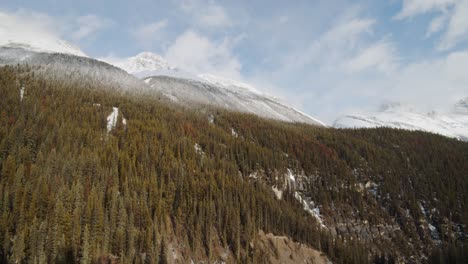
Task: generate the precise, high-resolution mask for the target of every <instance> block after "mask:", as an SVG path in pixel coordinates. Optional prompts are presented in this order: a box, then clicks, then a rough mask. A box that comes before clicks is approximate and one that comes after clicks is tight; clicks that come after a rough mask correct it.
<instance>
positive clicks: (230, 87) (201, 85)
mask: <svg viewBox="0 0 468 264" xmlns="http://www.w3.org/2000/svg"><path fill="white" fill-rule="evenodd" d="M103 60H104V61H107V62H109V63H111V64H113V65H115V66H117V67H120V68H122V69H123V70H125V71H127V72H128V73H131V74H133V75H135V76H137V77H138V78H142V79H144V80H145V82H146V83H147V84H149V85H150V86H151V87H152V88H153V89H155V90H157V91H159V92H161V93H163V94H164V95H166V96H167V97H169V98H170V99H171V100H172V101H173V102H176V103H179V104H183V105H185V106H197V105H213V106H216V107H222V108H226V109H229V110H234V111H240V112H247V113H252V114H255V115H258V116H261V117H265V118H270V119H277V120H282V121H287V122H304V123H309V124H314V125H320V126H325V124H324V123H322V122H321V121H319V120H317V119H315V118H313V117H310V116H308V115H306V114H304V113H302V112H300V111H298V110H296V109H294V108H293V107H290V106H287V105H286V104H284V103H282V102H280V101H279V100H278V99H276V98H273V97H270V96H267V95H264V94H262V93H261V92H259V91H258V90H257V89H256V88H255V87H253V86H252V85H249V84H246V83H243V82H239V81H235V80H231V79H228V78H224V77H220V76H216V75H213V74H206V73H191V72H188V71H185V70H183V69H181V68H178V67H174V66H171V65H170V64H169V63H168V62H167V61H166V60H165V59H164V58H162V57H161V56H159V55H156V54H153V53H150V52H143V53H140V54H138V55H136V56H135V57H130V58H128V59H124V60H112V59H103Z"/></svg>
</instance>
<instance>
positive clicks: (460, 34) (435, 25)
mask: <svg viewBox="0 0 468 264" xmlns="http://www.w3.org/2000/svg"><path fill="white" fill-rule="evenodd" d="M429 12H438V13H441V14H440V15H437V16H436V17H435V18H433V19H432V20H431V22H430V24H429V26H428V28H427V30H426V37H430V36H432V35H433V34H434V33H437V32H440V31H442V30H444V32H443V34H442V36H441V39H440V41H439V43H438V45H437V49H439V50H444V51H445V50H450V49H453V48H454V47H456V46H457V45H458V44H460V43H462V42H464V41H466V40H468V0H403V6H402V10H401V11H400V12H399V13H398V14H397V15H396V16H395V17H394V18H395V19H400V20H402V19H408V18H412V17H414V16H418V15H423V14H426V13H429Z"/></svg>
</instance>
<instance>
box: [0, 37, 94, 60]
mask: <svg viewBox="0 0 468 264" xmlns="http://www.w3.org/2000/svg"><path fill="white" fill-rule="evenodd" d="M0 47H4V48H21V49H24V50H28V51H33V52H44V53H62V54H69V55H75V56H80V57H87V56H86V54H85V53H84V52H83V51H81V50H80V49H79V48H78V47H75V46H74V45H72V44H71V43H69V42H67V41H64V40H61V39H52V40H51V39H48V38H37V39H29V38H24V37H19V38H15V40H11V39H7V38H0Z"/></svg>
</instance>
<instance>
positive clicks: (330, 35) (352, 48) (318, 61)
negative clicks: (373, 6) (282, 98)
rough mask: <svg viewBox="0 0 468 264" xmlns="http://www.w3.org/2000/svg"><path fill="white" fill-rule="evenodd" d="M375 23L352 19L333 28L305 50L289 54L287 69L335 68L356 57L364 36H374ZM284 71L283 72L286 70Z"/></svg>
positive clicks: (369, 20)
mask: <svg viewBox="0 0 468 264" xmlns="http://www.w3.org/2000/svg"><path fill="white" fill-rule="evenodd" d="M374 24H375V21H374V20H372V19H351V20H348V21H345V22H342V23H339V24H337V25H335V26H333V27H332V28H331V29H329V30H328V31H326V32H325V33H324V34H322V35H321V36H320V37H319V38H318V39H316V40H315V41H313V42H312V43H311V44H310V45H309V46H308V47H307V48H306V49H305V50H299V51H296V52H293V53H292V54H289V55H288V56H287V58H286V60H285V62H284V65H285V67H284V68H285V69H286V70H289V71H294V70H296V69H300V68H304V67H311V66H312V67H319V68H322V69H327V68H333V69H334V68H335V67H336V65H341V64H342V63H343V62H344V61H345V60H347V59H349V57H351V56H354V55H355V54H354V52H356V49H357V48H358V47H359V46H360V45H361V44H362V41H361V40H362V38H363V36H364V35H370V34H372V28H373V26H374ZM285 69H283V70H285Z"/></svg>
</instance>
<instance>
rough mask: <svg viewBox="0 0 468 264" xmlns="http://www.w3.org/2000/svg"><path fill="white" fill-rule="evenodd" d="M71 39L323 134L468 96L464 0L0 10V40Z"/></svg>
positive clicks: (173, 2)
mask: <svg viewBox="0 0 468 264" xmlns="http://www.w3.org/2000/svg"><path fill="white" fill-rule="evenodd" d="M12 32H16V33H17V34H28V37H34V38H37V39H45V38H57V39H64V40H67V41H69V42H71V43H73V44H74V45H76V46H77V47H79V48H80V49H81V50H82V51H84V52H85V53H86V54H87V55H88V56H90V57H94V58H102V59H122V58H126V57H130V56H134V55H136V54H138V53H140V52H143V51H151V52H154V53H157V54H159V55H161V56H163V57H164V58H166V59H167V60H168V61H169V63H170V64H172V65H174V66H179V67H181V68H184V69H185V70H188V71H193V72H196V73H211V74H217V75H220V76H223V77H227V78H231V79H235V80H239V81H243V82H246V83H250V84H252V85H254V86H255V87H256V88H257V89H258V90H260V91H262V92H264V93H266V94H270V95H274V96H276V97H278V98H281V99H282V100H284V101H286V102H290V103H291V104H292V105H294V106H295V107H297V108H298V109H300V110H302V111H304V112H306V113H307V114H309V115H311V116H314V117H317V118H319V119H321V120H323V121H324V122H326V123H329V124H331V123H333V120H334V119H336V118H337V117H339V116H340V115H342V114H346V113H360V112H366V111H375V110H377V109H379V107H380V105H381V104H382V103H388V102H401V103H403V104H410V105H412V107H414V108H415V109H418V110H420V111H429V110H436V111H448V110H449V108H450V106H451V105H453V104H454V103H456V101H458V100H460V99H462V98H464V97H467V96H468V0H387V1H381V0H359V1H356V0H354V1H347V0H323V1H321V0H317V1H313V0H308V1H306V0H305V1H300V0H296V1H282V0H256V1H243V0H239V1H213V0H212V1H210V0H207V1H202V0H166V1H154V0H152V1H150V0H132V1H128V0H126V1H122V0H113V1H111V0H108V1H104V0H79V1H76V0H75V1H68V0H41V1H37V0H2V1H1V2H0V38H2V36H3V37H5V36H8V34H10V35H11V34H12Z"/></svg>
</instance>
